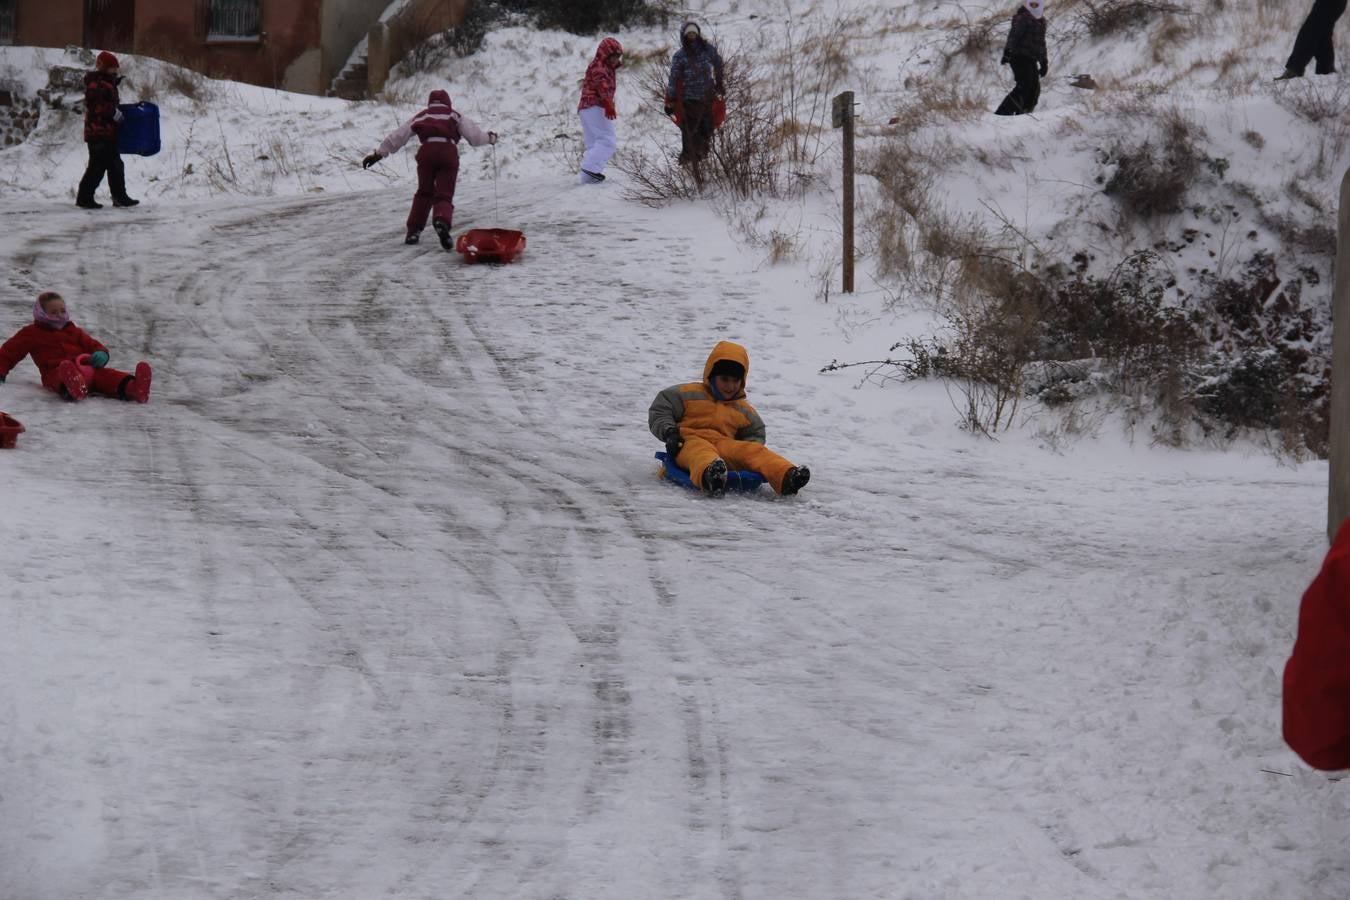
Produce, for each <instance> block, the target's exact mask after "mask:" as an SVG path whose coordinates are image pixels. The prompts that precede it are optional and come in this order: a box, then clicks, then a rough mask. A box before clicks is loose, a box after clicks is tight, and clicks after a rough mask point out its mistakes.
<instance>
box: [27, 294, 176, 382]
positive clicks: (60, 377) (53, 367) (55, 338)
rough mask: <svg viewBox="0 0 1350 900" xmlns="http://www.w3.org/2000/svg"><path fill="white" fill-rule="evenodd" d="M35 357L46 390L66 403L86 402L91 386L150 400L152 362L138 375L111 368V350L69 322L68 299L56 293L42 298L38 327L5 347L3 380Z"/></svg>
mask: <svg viewBox="0 0 1350 900" xmlns="http://www.w3.org/2000/svg"><path fill="white" fill-rule="evenodd" d="M30 354H31V355H32V357H33V363H34V364H35V365H36V366H37V367H38V371H39V372H40V373H42V385H43V387H45V388H47V389H49V390H53V391H56V392H57V393H59V394H60V395H61V396H63V397H65V398H66V399H67V400H83V399H84V398H85V395H87V394H88V393H89V391H90V389H91V388H92V389H93V390H94V391H95V392H96V393H99V394H104V395H106V396H108V397H117V398H119V399H122V400H135V401H136V402H137V403H145V402H146V401H147V400H149V399H150V365H149V363H144V362H140V363H137V364H136V374H135V375H129V374H127V373H126V372H119V371H118V370H117V369H109V368H108V367H107V366H108V348H107V347H105V346H103V344H101V343H99V342H98V341H96V340H94V339H93V338H92V337H90V336H89V335H88V334H86V333H85V332H84V331H83V330H82V329H81V328H80V327H79V326H78V325H76V324H75V323H74V322H72V321H70V316H68V315H67V314H66V301H65V300H64V299H63V298H62V297H61V295H60V294H58V293H56V291H43V292H42V293H41V294H38V297H37V300H36V301H35V302H34V303H33V324H31V325H25V326H24V327H23V328H20V329H19V331H18V333H17V334H15V335H14V337H12V338H10V339H9V340H7V341H5V343H4V344H3V345H0V382H3V381H4V380H5V376H7V375H9V373H10V370H11V369H13V368H14V367H15V366H17V365H18V364H19V362H20V360H22V359H23V358H24V357H25V356H28V355H30Z"/></svg>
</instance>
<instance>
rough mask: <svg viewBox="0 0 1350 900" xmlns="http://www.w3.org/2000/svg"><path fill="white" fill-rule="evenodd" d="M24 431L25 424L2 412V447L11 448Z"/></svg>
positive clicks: (0, 442) (0, 432)
mask: <svg viewBox="0 0 1350 900" xmlns="http://www.w3.org/2000/svg"><path fill="white" fill-rule="evenodd" d="M21 433H23V425H22V424H20V422H19V420H18V419H15V418H12V417H10V416H7V415H5V414H4V413H0V447H4V448H5V449H10V448H12V447H13V446H14V442H15V441H17V440H18V439H19V435H20V434H21Z"/></svg>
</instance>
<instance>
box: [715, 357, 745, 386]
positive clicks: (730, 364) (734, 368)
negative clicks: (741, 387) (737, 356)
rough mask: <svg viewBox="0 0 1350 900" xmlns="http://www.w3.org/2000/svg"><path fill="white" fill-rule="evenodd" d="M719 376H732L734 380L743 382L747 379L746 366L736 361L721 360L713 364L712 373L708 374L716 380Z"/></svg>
mask: <svg viewBox="0 0 1350 900" xmlns="http://www.w3.org/2000/svg"><path fill="white" fill-rule="evenodd" d="M718 375H730V376H731V377H732V378H735V379H737V380H741V381H743V380H744V379H745V366H743V365H741V364H740V363H738V362H736V360H734V359H719V360H718V361H717V362H715V363H713V367H712V371H711V372H709V373H708V377H709V378H715V377H716V376H718Z"/></svg>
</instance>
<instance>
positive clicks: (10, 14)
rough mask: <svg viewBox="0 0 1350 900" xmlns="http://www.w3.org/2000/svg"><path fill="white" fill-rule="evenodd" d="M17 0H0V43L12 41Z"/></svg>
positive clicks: (10, 42)
mask: <svg viewBox="0 0 1350 900" xmlns="http://www.w3.org/2000/svg"><path fill="white" fill-rule="evenodd" d="M18 6H19V0H0V45H5V44H12V43H14V19H15V18H16V10H17V8H18Z"/></svg>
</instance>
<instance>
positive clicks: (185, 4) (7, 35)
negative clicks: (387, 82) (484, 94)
mask: <svg viewBox="0 0 1350 900" xmlns="http://www.w3.org/2000/svg"><path fill="white" fill-rule="evenodd" d="M390 4H391V0H0V44H20V45H26V46H35V47H65V46H69V45H72V44H73V45H77V46H82V47H88V48H90V49H94V50H111V51H113V52H114V53H116V52H119V51H120V52H124V53H135V54H138V55H144V56H153V57H156V58H158V59H164V60H168V61H170V62H175V63H179V64H180V65H184V66H187V67H189V68H192V69H194V70H196V71H198V72H201V73H203V74H205V75H208V76H211V77H213V78H227V79H230V80H232V81H245V82H249V83H252V84H258V85H263V86H265V87H276V88H281V89H283V90H290V91H301V92H305V93H311V94H323V93H326V92H327V91H328V89H329V86H330V85H331V84H332V83H333V80H334V79H335V78H336V77H337V76H338V75H339V74H340V69H341V68H342V67H343V65H344V64H345V63H346V62H347V60H348V57H349V56H350V55H351V53H352V50H353V49H354V48H355V47H356V45H357V44H358V43H359V42H360V40H361V39H362V38H363V37H366V36H367V35H368V34H371V35H372V36H374V37H376V38H377V39H379V40H380V42H381V44H383V40H382V38H383V37H384V36H385V35H387V33H388V31H389V29H390V27H391V23H381V22H380V18H381V15H382V14H383V13H384V12H385V11H386V9H387V8H388V7H389V6H390ZM467 7H468V2H467V0H413V2H411V3H409V4H407V8H408V12H407V14H405V15H404V16H401V17H398V18H396V19H395V20H393V23H392V24H395V25H396V24H397V22H398V21H403V22H404V26H403V28H404V30H407V29H408V28H409V27H411V24H412V19H413V18H414V17H413V11H414V10H415V11H416V16H415V18H416V23H415V24H416V27H417V28H418V29H419V30H422V31H425V33H427V34H430V33H434V31H436V30H439V29H441V28H448V27H450V26H451V25H453V24H456V23H457V22H459V21H461V20H462V18H463V15H464V13H465V11H466V9H467ZM386 71H387V70H386ZM384 74H385V73H384V72H380V73H378V75H379V77H378V83H379V84H381V85H382V84H383V79H384Z"/></svg>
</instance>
